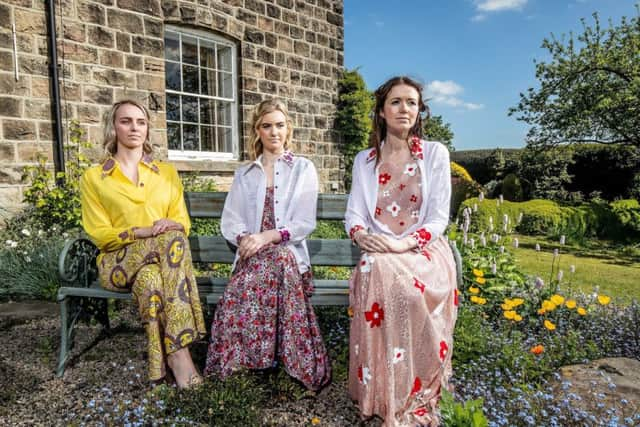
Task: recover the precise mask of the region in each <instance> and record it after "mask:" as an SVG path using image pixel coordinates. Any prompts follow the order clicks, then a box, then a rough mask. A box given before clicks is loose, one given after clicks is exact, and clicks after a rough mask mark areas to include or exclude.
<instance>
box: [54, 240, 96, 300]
mask: <svg viewBox="0 0 640 427" xmlns="http://www.w3.org/2000/svg"><path fill="white" fill-rule="evenodd" d="M99 252H100V251H99V250H98V248H97V247H96V245H94V244H93V242H91V240H88V239H84V238H77V239H71V240H67V241H66V242H65V244H64V247H63V248H62V252H60V256H59V258H58V273H59V274H60V279H61V280H62V281H63V282H65V284H66V285H68V286H77V287H84V288H88V287H89V286H90V285H91V283H92V282H93V281H94V280H95V279H96V278H97V277H98V268H97V266H96V257H97V256H98V253H99Z"/></svg>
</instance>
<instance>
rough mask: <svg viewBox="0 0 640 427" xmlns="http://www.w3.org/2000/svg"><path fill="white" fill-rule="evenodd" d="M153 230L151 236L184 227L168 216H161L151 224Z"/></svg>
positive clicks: (180, 229) (179, 229)
mask: <svg viewBox="0 0 640 427" xmlns="http://www.w3.org/2000/svg"><path fill="white" fill-rule="evenodd" d="M151 228H152V230H153V236H157V235H158V234H162V233H166V232H167V231H172V230H176V231H184V227H183V226H182V224H180V223H178V222H175V221H174V220H171V219H169V218H162V219H159V220H157V221H154V222H153V226H152V227H151Z"/></svg>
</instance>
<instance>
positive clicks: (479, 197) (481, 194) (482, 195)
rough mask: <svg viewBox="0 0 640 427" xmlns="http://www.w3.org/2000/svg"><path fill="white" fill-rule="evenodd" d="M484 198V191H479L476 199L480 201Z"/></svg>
mask: <svg viewBox="0 0 640 427" xmlns="http://www.w3.org/2000/svg"><path fill="white" fill-rule="evenodd" d="M483 200H484V193H483V192H482V191H481V192H480V194H478V201H480V202H482V201H483Z"/></svg>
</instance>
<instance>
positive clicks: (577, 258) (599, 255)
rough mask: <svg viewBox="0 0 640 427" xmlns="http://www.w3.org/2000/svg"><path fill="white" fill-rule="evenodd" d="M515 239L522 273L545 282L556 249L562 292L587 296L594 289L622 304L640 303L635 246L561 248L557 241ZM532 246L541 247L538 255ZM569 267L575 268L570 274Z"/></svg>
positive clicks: (638, 252) (598, 244)
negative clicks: (558, 254)
mask: <svg viewBox="0 0 640 427" xmlns="http://www.w3.org/2000/svg"><path fill="white" fill-rule="evenodd" d="M517 237H518V239H519V240H520V247H519V248H518V249H513V251H514V254H515V256H516V264H517V265H518V266H519V267H521V268H522V271H524V272H525V273H527V274H531V275H535V276H540V277H542V278H543V279H544V281H545V283H548V282H549V279H550V277H551V263H552V260H553V249H554V248H558V249H559V253H560V256H559V264H560V269H561V270H563V272H564V277H563V288H564V291H565V292H569V293H570V292H571V291H572V290H580V291H583V292H585V293H591V292H593V290H594V288H595V287H596V286H598V287H599V293H601V294H604V295H610V296H612V297H616V298H620V300H621V301H624V302H630V301H631V300H632V299H637V300H638V301H640V249H638V248H637V247H633V246H626V247H625V246H618V245H614V244H611V243H608V242H602V241H587V242H583V243H581V244H570V243H568V244H566V245H563V246H561V245H560V244H559V243H558V242H554V241H551V240H548V239H545V238H539V237H532V236H517ZM536 243H539V244H540V246H541V250H540V252H537V251H536V250H535V244H536ZM557 262H558V261H557V260H556V263H557ZM571 265H574V266H575V273H573V274H571V273H570V266H571ZM555 271H557V270H555Z"/></svg>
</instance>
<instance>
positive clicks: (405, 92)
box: [380, 84, 420, 137]
mask: <svg viewBox="0 0 640 427" xmlns="http://www.w3.org/2000/svg"><path fill="white" fill-rule="evenodd" d="M419 102H420V94H419V93H418V91H417V90H416V88H414V87H413V86H409V85H406V84H398V85H395V86H394V87H392V88H391V90H390V91H389V93H388V94H387V98H386V99H385V100H384V105H383V107H382V111H380V117H382V118H383V119H384V120H385V122H386V123H387V132H390V133H392V134H395V135H399V136H403V137H406V136H407V134H408V132H409V130H410V129H411V128H412V127H413V125H414V124H415V123H416V119H417V118H418V114H420V111H419V110H420V107H419Z"/></svg>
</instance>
